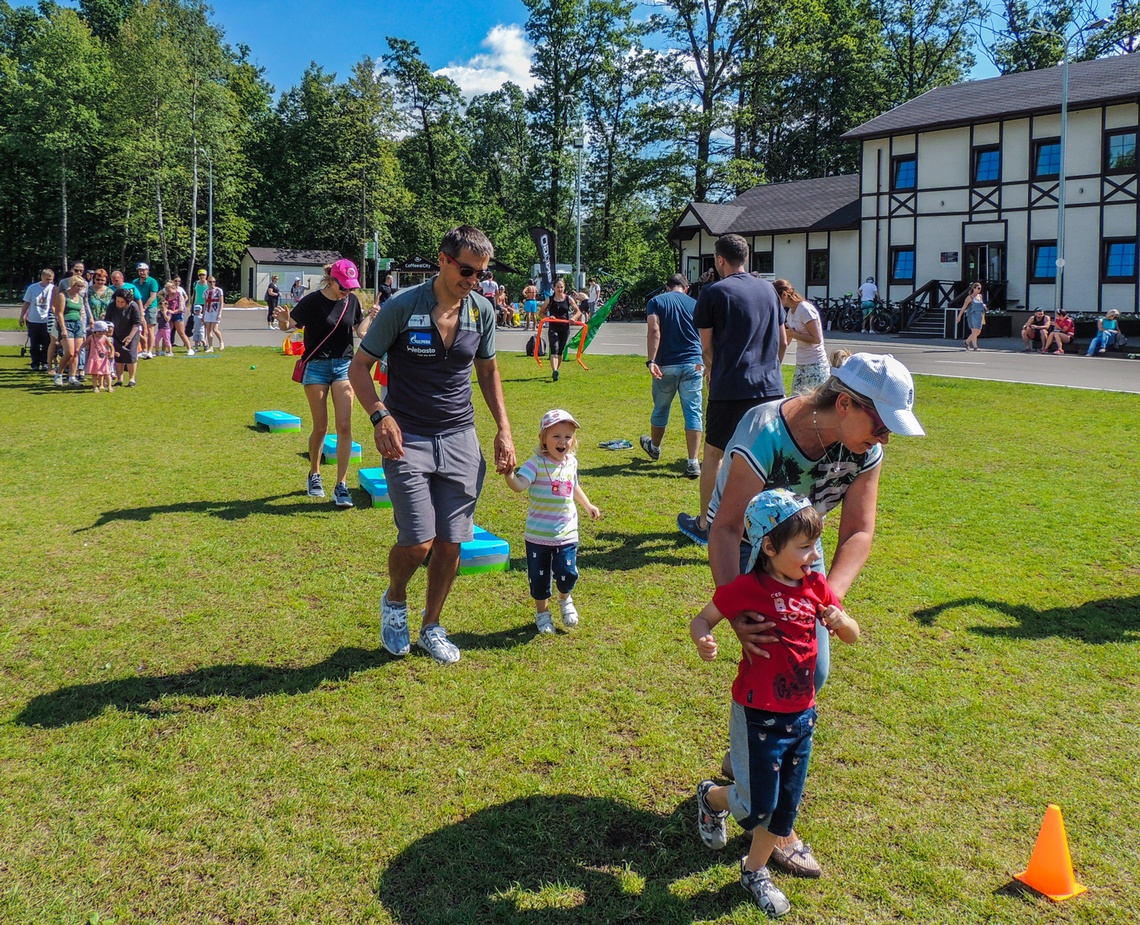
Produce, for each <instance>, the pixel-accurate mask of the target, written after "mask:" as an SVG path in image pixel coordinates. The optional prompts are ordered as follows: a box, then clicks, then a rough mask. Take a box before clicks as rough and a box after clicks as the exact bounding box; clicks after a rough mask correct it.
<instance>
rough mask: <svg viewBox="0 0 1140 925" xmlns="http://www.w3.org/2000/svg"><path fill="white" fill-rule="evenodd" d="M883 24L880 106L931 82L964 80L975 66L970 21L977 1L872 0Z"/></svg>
mask: <svg viewBox="0 0 1140 925" xmlns="http://www.w3.org/2000/svg"><path fill="white" fill-rule="evenodd" d="M873 10H874V13H875V17H876V18H877V19H878V20H879V22H880V23H881V24H882V33H881V34H882V38H883V45H884V50H885V55H884V59H883V87H884V91H885V98H884V99H883V100H882V101H881V105H882V108H883V109H884V110H885V109H891V108H893V107H895V106H898V105H900V104H901V103H905V102H906V101H907V100H912V99H914V98H915V97H916V96H919V95H920V94H922V93H925V92H926V91H927V90H932V89H934V88H935V87H943V86H948V85H949V84H954V83H958V82H959V81H961V80H963V79H964V78H965V76H966V75H967V74H968V73H969V71H970V68H972V67H973V65H974V56H973V53H972V47H973V44H974V35H973V33H972V32H971V31H970V28H969V26H970V23H971V22H972V21H974V20H976V19H977V18H978V17H979V16H980V15H981V13H982V10H981V4H980V2H979V0H874V2H873Z"/></svg>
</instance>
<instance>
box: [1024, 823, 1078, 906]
mask: <svg viewBox="0 0 1140 925" xmlns="http://www.w3.org/2000/svg"><path fill="white" fill-rule="evenodd" d="M1014 877H1016V878H1017V879H1018V880H1020V881H1021V882H1022V883H1024V884H1025V885H1026V886H1028V887H1032V888H1033V889H1035V890H1036V891H1037V892H1038V893H1043V894H1044V895H1045V896H1048V897H1049V898H1050V899H1053V900H1056V901H1058V902H1060V901H1061V900H1062V899H1071V898H1072V897H1074V896H1079V895H1080V894H1081V893H1083V892H1085V890H1087V889H1088V888H1087V887H1084V886H1081V885H1080V884H1079V883H1077V878H1076V877H1075V876H1074V874H1073V859H1072V857H1071V856H1070V855H1069V840H1068V838H1066V837H1065V821H1064V820H1063V819H1062V818H1061V807H1059V806H1057V805H1056V804H1055V803H1050V804H1049V806H1048V808H1047V809H1046V810H1045V821H1044V822H1042V823H1041V831H1040V833H1038V835H1037V844H1036V845H1035V846H1034V847H1033V856H1032V857H1031V858H1030V859H1029V869H1028V870H1025V871H1023V872H1022V873H1020V874H1014Z"/></svg>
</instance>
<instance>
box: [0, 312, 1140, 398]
mask: <svg viewBox="0 0 1140 925" xmlns="http://www.w3.org/2000/svg"><path fill="white" fill-rule="evenodd" d="M18 317H19V308H18V307H11V306H3V307H0V318H18ZM222 331H223V333H224V335H225V338H226V344H227V345H228V346H233V347H249V346H260V347H279V346H280V345H281V342H282V340H284V337H285V335H284V334H282V333H281V332H278V331H270V330H268V329H267V327H266V324H265V309H263V308H257V309H253V308H250V309H241V308H227V309H226V310H225V313H224V314H223V316H222ZM530 336H531V332H528V331H520V330H500V331H499V334H498V341H499V349H500V350H507V351H517V352H519V353H521V352H522V351H523V349H524V348H525V346H526V341H527V339H528V338H529V337H530ZM826 341H827V347H828V350H829V351H831V350H834V349H837V348H839V347H843V348H845V349H847V350H850V351H851V352H853V353H854V352H857V351H860V350H870V351H874V352H878V353H891V354H894V356H896V357H897V358H898V359H899V360H901V361H902V362H903V363H905V364H906V367H907V368H908V369H909V370H910V371H911V372H913V373H915V374H918V375H930V376H949V377H951V378H957V379H984V380H988V381H991V382H1020V383H1026V384H1033V385H1054V386H1064V387H1067V388H1075V389H1100V390H1104V391H1112V392H1133V393H1137V394H1140V362H1137V361H1134V360H1128V359H1126V357H1125V355H1124V354H1108V355H1106V356H1102V357H1095V358H1088V357H1084V356H1073V355H1067V356H1063V357H1058V356H1042V355H1041V354H1038V353H1033V354H1028V353H1022V352H1021V339H1020V338H983V339H982V344H983V345H984V346H983V347H982V349H981V350H979V351H978V352H976V353H975V352H967V351H966V350H964V349H963V348H962V347H961V346H958V345H956V344H951V343H950V342H949V341H945V340H926V339H921V338H907V337H894V336H891V335H883V336H879V335H870V334H843V333H841V332H839V331H829V332H828V333H827V336H826ZM23 342H24V335H23V333H22V332H19V331H0V347H13V346H16V347H18V346H19V345H20V344H22V343H23ZM5 352H7V351H5ZM178 352H179V355H181V349H179V351H178ZM588 353H593V354H611V355H622V354H635V355H638V356H645V324H644V322H611V323H609V324H605V325H603V326H602V328H601V330H600V331H599V332H598V335H597V337H596V338H595V339H594V341H593V342H592V343H591V344H590V348H589V351H588Z"/></svg>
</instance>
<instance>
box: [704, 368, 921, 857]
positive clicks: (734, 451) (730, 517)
mask: <svg viewBox="0 0 1140 925" xmlns="http://www.w3.org/2000/svg"><path fill="white" fill-rule="evenodd" d="M913 407H914V380H913V379H912V378H911V375H910V372H908V371H907V368H906V367H905V366H903V364H902V363H900V362H899V361H898V360H896V359H895V358H894V357H892V356H889V355H880V354H874V353H856V354H853V355H852V356H849V357H848V358H847V359H846V360H845V361H844V362H843V364H842V365H841V366H839V367H838V368H836V369H833V370H832V374H831V377H830V378H829V379H828V380H827V381H826V382H825V383H824V384H823V385H821V386H820V387H819V388H818V389H816V390H815V391H814V392H808V393H806V394H804V395H798V396H795V397H793V398H788V399H785V400H783V401H773V402H768V403H767V404H763V405H758V406H757V407H755V408H753V409H752V410H751V411H749V412H748V413H747V414H745V416H744V417H743V418H742V419H741V421H740V424H739V425H738V426H737V428H736V432H735V433H734V434H733V435H732V439H731V440H730V441H729V443H728V446H727V447H726V448H725V454H724V465H723V466H722V467H721V470H720V476H719V477H718V478H717V483H716V489H715V490H714V491H713V496H712V501H711V502H710V503H709V510H708V519H709V533H708V546H709V566H710V568H711V569H712V574H713V581H714V582H715V584H716V585H717V587H720V586H721V585H724V584H728V582H730V581H732V579H734V578H735V577H736V576H737V575H739V574H741V572H743V571H744V570H745V567H744V566H745V564H746V563H747V561H748V557H749V555H750V552H751V547H750V546H749V545H748V543H747V541H746V539H745V533H744V512H745V510H746V509H747V507H748V502H749V501H750V500H751V499H752V498H753V497H755V496H756V494H757V493H759V492H761V491H764V490H765V489H768V488H788V489H791V490H792V491H794V492H796V493H797V494H801V495H804V496H805V497H807V498H808V499H810V500H811V502H812V506H813V507H814V508H815V509H816V510H817V511H819V513H820V514H824V515H826V514H827V513H828V512H829V511H832V510H834V509H835V508H837V507H838V508H841V511H840V515H839V540H838V542H837V545H836V548H835V554H834V555H833V556H832V559H831V566H830V568H828V569H827V570H826V574H827V580H828V584H830V585H831V588H832V590H834V592H835V593H836V595H837V596H838V597H839V598H841V599H842V598H843V597H844V595H846V594H847V591H848V589H850V587H851V585H852V583H853V582H854V581H855V578H856V577H857V576H858V574H859V571H860V570H861V569H862V567H863V564H864V563H865V562H866V561H867V557H868V555H870V552H871V541H872V540H873V538H874V535H875V514H876V508H877V503H878V496H879V473H880V472H881V471H882V462H883V446H884V445H886V443H887V442H888V441H889V440H890V438H891V435H892V434H898V435H901V436H914V437H920V436H923V435H924V434H925V431H924V430H923V429H922V425H921V424H919V422H918V419H917V418H916V417H915V416H914V411H913ZM817 552H818V554H819V558H818V559H817V560H816V563H815V565H814V566H813V567H814V568H815V569H816V571H819V572H823V571H824V565H823V547H822V545H821V544H820V545H817ZM773 626H774V624H772V623H770V622H754V621H750V620H742V619H738V620H733V621H732V627H733V629H734V630H736V632H737V635H738V636H739V637H740V640H741V645H742V646H743V647H744V650H745V652H746V653H748V654H749V655H751V656H752V657H756V656H759V657H761V658H764V657H767V652H766V650H765V646H766V645H769V644H771V643H774V642H776V641H777V640H776V636H775V635H773V634H772V632H771V630H772V628H773ZM818 642H819V654H818V657H817V660H816V674H815V688H816V690H817V691H818V690H819V689H820V688H821V687H823V684H824V681H826V679H827V673H828V669H829V667H830V648H829V646H828V636H827V631H826V629H825V630H823V632H822V633H819V634H818ZM724 770H725V773H726V774H728V775H729V776H731V775H730V771H731V767H730V766H729V767H727V768H724ZM772 863H774V864H776V866H778V867H780V868H781V869H783V870H785V871H787V872H789V873H793V874H798V875H800V876H805V877H818V876H819V875H820V867H819V864H818V862H817V861H816V860H815V857H814V856H813V855H812V852H811V848H810V847H809V846H808V845H806V844H804V843H803V842H802V841H801V840H800V839H799V837H798V836H797V835H796V834H795V833H794V832H793V833H792V834H791V835H790V836H788V837H787V838H786V839H781V841H780V843H778V844H777V847H776V849H775V850H774V851H773V852H772Z"/></svg>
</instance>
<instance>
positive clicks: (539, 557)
mask: <svg viewBox="0 0 1140 925" xmlns="http://www.w3.org/2000/svg"><path fill="white" fill-rule="evenodd" d="M525 545H526V574H527V580H528V581H529V583H530V596H531V597H532V598H533V599H534V600H536V601H545V600H546V599H547V598H548V597H550V579H551V578H553V579H554V581H555V582H556V583H557V585H558V590H559V591H561V592H562V593H563V594H569V593H570V592H571V591H573V590H574V585H576V584H577V583H578V544H577V543H567V544H566V545H564V546H544V545H543V544H542V543H532V542H531V541H530V540H526V541H525Z"/></svg>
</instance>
